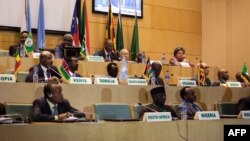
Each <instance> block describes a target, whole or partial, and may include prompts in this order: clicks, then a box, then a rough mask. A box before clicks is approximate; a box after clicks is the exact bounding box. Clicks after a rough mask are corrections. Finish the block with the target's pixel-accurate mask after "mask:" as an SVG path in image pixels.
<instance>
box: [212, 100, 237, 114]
mask: <svg viewBox="0 0 250 141" xmlns="http://www.w3.org/2000/svg"><path fill="white" fill-rule="evenodd" d="M236 108H237V103H236V102H217V103H216V110H218V112H219V114H220V115H235V112H236Z"/></svg>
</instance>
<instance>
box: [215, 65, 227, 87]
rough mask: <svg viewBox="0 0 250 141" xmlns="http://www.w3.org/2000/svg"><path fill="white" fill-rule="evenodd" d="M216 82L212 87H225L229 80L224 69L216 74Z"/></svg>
mask: <svg viewBox="0 0 250 141" xmlns="http://www.w3.org/2000/svg"><path fill="white" fill-rule="evenodd" d="M217 75H218V80H217V81H215V82H214V83H213V86H225V84H226V82H227V81H228V79H229V73H228V70H226V69H220V70H219V71H218V73H217Z"/></svg>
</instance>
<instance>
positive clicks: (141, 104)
mask: <svg viewBox="0 0 250 141" xmlns="http://www.w3.org/2000/svg"><path fill="white" fill-rule="evenodd" d="M138 105H139V106H142V107H145V108H146V109H149V110H151V111H153V112H158V111H156V110H155V109H152V108H150V107H148V106H147V105H142V104H141V103H140V102H139V103H138Z"/></svg>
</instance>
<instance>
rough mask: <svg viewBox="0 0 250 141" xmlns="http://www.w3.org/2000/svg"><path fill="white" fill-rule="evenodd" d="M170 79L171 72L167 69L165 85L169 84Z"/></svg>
mask: <svg viewBox="0 0 250 141" xmlns="http://www.w3.org/2000/svg"><path fill="white" fill-rule="evenodd" d="M169 80H170V74H169V71H168V70H167V71H166V74H165V85H167V86H168V85H169Z"/></svg>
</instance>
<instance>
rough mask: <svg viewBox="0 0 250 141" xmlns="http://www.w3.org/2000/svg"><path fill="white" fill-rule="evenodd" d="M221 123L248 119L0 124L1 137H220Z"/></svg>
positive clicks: (69, 140) (112, 140) (118, 140)
mask: <svg viewBox="0 0 250 141" xmlns="http://www.w3.org/2000/svg"><path fill="white" fill-rule="evenodd" d="M225 124H250V120H242V119H221V120H216V121H196V120H188V121H172V122H156V123H145V122H103V123H34V124H28V125H0V140H1V141H27V140H30V141H33V140H35V141H55V140H58V141H74V140H76V141H79V140H84V141H161V140H162V141H164V140H168V141H185V140H186V139H187V140H189V141H223V136H224V133H223V132H224V128H223V127H224V125H225Z"/></svg>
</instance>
